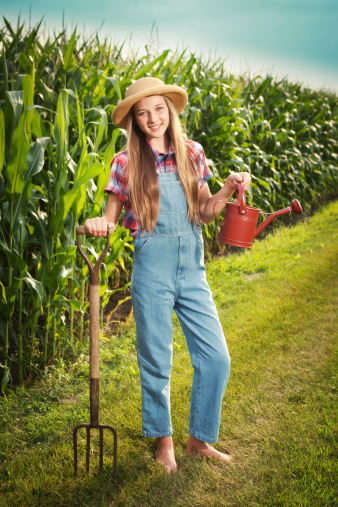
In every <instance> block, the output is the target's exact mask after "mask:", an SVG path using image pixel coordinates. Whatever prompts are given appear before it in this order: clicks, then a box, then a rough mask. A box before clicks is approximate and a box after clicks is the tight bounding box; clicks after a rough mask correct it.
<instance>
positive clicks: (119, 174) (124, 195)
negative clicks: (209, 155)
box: [105, 140, 212, 238]
mask: <svg viewBox="0 0 338 507" xmlns="http://www.w3.org/2000/svg"><path fill="white" fill-rule="evenodd" d="M186 143H187V144H188V145H189V152H190V154H191V155H192V157H193V159H194V161H195V167H196V173H197V177H198V183H199V189H201V188H202V186H203V185H204V183H205V182H206V181H208V179H209V178H210V177H211V175H212V173H211V171H210V169H209V167H208V164H207V161H206V158H205V154H204V150H203V148H202V146H201V145H200V144H199V143H196V142H195V141H190V140H186ZM150 146H151V148H152V151H153V153H154V158H155V166H156V171H157V173H158V174H161V173H175V172H177V166H176V158H175V153H174V152H173V151H172V149H171V148H169V153H160V152H159V151H157V150H156V149H155V148H154V147H153V146H152V145H150ZM105 190H106V192H114V194H116V195H117V197H118V198H119V199H121V201H123V206H124V215H123V226H124V227H125V228H126V229H129V230H130V233H131V235H132V237H133V238H135V236H136V234H137V231H138V229H139V227H140V222H139V220H138V219H137V217H136V216H135V215H134V212H133V206H132V203H131V201H130V192H129V188H128V154H127V150H123V151H121V152H120V153H118V154H117V155H116V156H115V157H114V158H113V161H112V163H111V167H110V176H109V180H108V183H107V186H106V188H105Z"/></svg>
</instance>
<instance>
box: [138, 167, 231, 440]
mask: <svg viewBox="0 0 338 507" xmlns="http://www.w3.org/2000/svg"><path fill="white" fill-rule="evenodd" d="M158 177H159V185H160V212H159V215H158V219H157V222H156V226H155V228H154V232H153V233H150V232H147V231H146V232H145V233H144V235H143V236H142V232H141V231H139V232H138V234H137V236H136V238H135V243H134V248H135V249H134V268H133V276H132V282H131V293H132V303H133V309H134V316H135V321H136V333H137V354H138V364H139V368H140V377H141V389H142V432H143V435H144V436H147V437H166V436H169V435H172V432H173V429H172V424H171V418H170V373H171V368H172V356H173V340H172V338H173V336H172V312H173V309H174V310H175V312H176V314H177V316H178V319H179V321H180V324H181V326H182V330H183V332H184V335H185V338H186V340H187V344H188V348H189V353H190V357H191V362H192V366H193V368H194V377H193V384H192V391H191V406H190V422H189V433H190V435H192V436H193V437H195V438H198V439H199V440H203V441H205V442H209V443H215V442H216V441H217V438H218V430H219V424H220V412H221V402H222V397H223V394H224V391H225V388H226V385H227V382H228V378H229V372H230V357H229V353H228V349H227V345H226V342H225V338H224V335H223V331H222V328H221V325H220V322H219V318H218V315H217V311H216V308H215V304H214V302H213V299H212V295H211V291H210V288H209V286H208V283H207V280H206V274H205V267H204V255H203V238H202V233H201V229H200V227H198V226H197V225H192V224H191V223H190V222H189V219H188V216H187V213H188V206H187V201H186V198H185V195H184V191H183V189H182V187H181V184H180V182H179V179H178V176H177V173H165V174H159V176H158Z"/></svg>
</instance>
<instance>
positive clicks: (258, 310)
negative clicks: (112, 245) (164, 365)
mask: <svg viewBox="0 0 338 507" xmlns="http://www.w3.org/2000/svg"><path fill="white" fill-rule="evenodd" d="M337 226H338V203H337V202H333V203H329V204H327V205H325V206H323V208H322V209H321V210H320V211H319V212H318V213H317V214H316V215H314V216H312V217H311V218H309V219H308V220H307V221H304V222H302V223H299V224H298V225H296V226H294V227H291V228H289V229H287V228H282V229H279V230H277V231H276V232H275V233H273V234H271V235H269V236H268V237H267V238H266V239H264V240H263V241H257V240H256V241H255V242H254V245H253V248H252V250H251V251H243V253H240V254H234V255H232V256H228V257H222V258H220V259H211V260H209V261H208V262H207V272H208V279H209V283H210V286H211V288H212V291H213V294H214V299H215V302H216V305H217V307H218V309H219V315H220V318H221V321H222V325H223V328H224V333H225V336H226V339H227V343H228V347H229V351H230V355H231V359H232V370H231V376H230V381H229V385H228V389H227V392H226V395H225V397H224V402H223V413H222V424H221V429H220V435H219V437H220V438H219V442H218V444H217V446H218V448H219V449H220V450H222V451H228V452H231V454H232V455H233V456H234V457H235V459H236V461H237V464H236V465H235V466H233V467H229V466H223V465H221V464H219V463H217V462H214V461H202V460H200V459H197V458H191V457H189V458H188V457H186V456H185V444H186V441H187V438H188V418H189V397H190V387H191V380H192V368H191V365H190V359H189V354H188V351H187V347H186V344H185V340H184V337H183V334H182V332H181V330H180V328H179V325H178V322H177V319H176V318H174V368H173V374H172V419H173V424H174V429H175V433H174V440H175V445H176V454H177V461H178V466H179V473H178V474H176V475H175V476H171V477H168V476H166V474H164V473H163V472H162V470H161V468H159V467H158V466H156V464H155V462H154V459H153V450H154V441H153V440H148V439H144V438H143V437H142V436H141V434H140V424H141V420H140V404H141V401H140V388H139V379H138V371H137V360H136V349H135V328H134V323H133V321H132V320H131V321H130V322H129V323H128V325H127V326H123V327H121V328H120V329H119V330H118V332H116V331H115V334H114V335H110V334H109V333H108V332H106V333H105V337H104V339H102V352H101V403H100V408H101V417H100V419H101V422H102V423H106V424H111V425H114V426H116V428H117V430H118V436H119V449H118V489H115V488H114V486H113V484H112V466H113V461H112V439H111V437H110V435H109V434H107V438H106V440H105V444H104V457H105V460H104V476H103V478H102V479H100V478H99V477H98V476H97V470H98V442H97V439H95V438H94V439H93V443H92V445H91V472H92V473H91V474H90V475H89V477H87V476H86V474H85V472H84V461H85V460H84V452H85V437H84V435H82V436H80V438H79V440H80V441H79V454H80V470H79V476H78V478H77V479H75V478H74V477H73V476H72V464H73V457H72V429H73V427H74V426H75V425H76V424H78V423H80V422H89V410H88V392H89V390H88V366H87V351H85V352H84V353H83V354H82V355H80V356H79V357H78V358H77V360H74V362H73V364H72V365H71V366H69V365H68V366H67V365H65V364H63V363H61V364H58V365H56V366H55V367H53V368H50V369H49V371H48V372H47V373H46V375H45V377H44V378H43V379H41V381H39V382H37V383H36V384H35V385H33V386H31V387H30V388H29V389H23V388H20V389H18V390H17V392H16V393H12V394H10V395H9V396H8V397H7V401H6V400H5V399H2V400H1V401H0V403H1V407H0V453H1V454H0V504H1V505H8V506H26V505H29V506H35V505H48V506H54V505H65V506H66V505H72V506H73V505H74V506H87V505H88V506H109V505H121V506H122V505H123V506H125V505H126V506H127V505H128V506H129V505H130V506H134V505H135V506H148V505H149V506H155V505H156V506H162V505H175V506H197V505H200V506H218V505H221V506H222V505H224V506H228V505H229V506H230V505H231V506H232V505H236V506H245V507H246V506H291V505H298V506H311V507H312V506H331V505H332V506H333V505H337V502H338V497H337V486H336V483H337V476H338V474H337V464H336V463H337V444H336V440H335V437H336V433H335V432H336V429H337V401H336V396H337V395H336V388H337V383H336V374H337V363H338V361H337V319H336V314H337V299H338V298H337V278H338V277H337V259H338V255H337V254H338V233H337V231H338V227H337Z"/></svg>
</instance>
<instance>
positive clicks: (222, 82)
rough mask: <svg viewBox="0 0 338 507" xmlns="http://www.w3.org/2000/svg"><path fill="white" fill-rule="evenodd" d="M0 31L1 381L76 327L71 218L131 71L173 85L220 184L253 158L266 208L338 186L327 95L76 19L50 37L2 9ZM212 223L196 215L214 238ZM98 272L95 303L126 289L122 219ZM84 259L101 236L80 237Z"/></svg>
mask: <svg viewBox="0 0 338 507" xmlns="http://www.w3.org/2000/svg"><path fill="white" fill-rule="evenodd" d="M0 33H1V44H0V60H1V63H0V219H1V225H0V287H1V304H0V319H1V320H0V334H1V337H0V363H1V366H2V371H3V375H2V386H3V389H4V388H5V386H6V384H7V382H8V381H9V379H10V375H12V377H13V378H15V379H16V380H19V381H23V379H24V378H26V377H27V376H29V375H32V374H36V373H38V372H39V371H40V369H41V368H42V367H44V366H45V365H46V364H47V362H48V361H49V360H50V359H52V358H53V357H54V358H55V357H56V356H57V355H59V356H62V355H64V354H66V353H69V352H70V351H73V352H74V353H76V343H77V341H78V340H83V337H84V326H85V319H84V315H85V310H86V306H87V302H86V295H87V291H88V287H87V282H86V275H87V268H86V267H85V266H84V264H83V263H82V261H81V260H80V259H79V257H78V256H77V252H76V250H77V249H76V244H75V241H76V226H77V225H78V224H80V223H83V222H84V220H85V218H86V217H88V216H89V217H93V216H96V215H97V214H99V213H101V209H102V207H104V205H105V196H104V187H105V185H106V182H107V180H108V176H109V168H110V163H111V160H112V158H113V156H114V154H115V152H116V151H118V150H120V149H122V148H123V147H124V145H125V140H126V137H125V131H123V130H120V129H118V128H116V127H115V126H114V125H113V124H112V122H111V113H112V111H113V109H114V107H115V106H116V104H117V103H118V101H119V100H121V99H122V98H123V96H124V92H125V90H126V88H127V87H128V86H129V85H130V84H131V83H132V81H133V80H134V79H137V78H140V77H144V76H156V77H159V78H160V79H162V80H163V81H165V82H166V83H167V84H177V85H179V86H183V87H184V88H185V89H186V90H187V92H188V95H189V104H188V106H187V108H186V109H185V111H184V113H183V114H182V116H181V117H182V122H183V124H184V126H185V127H186V131H187V133H188V135H189V137H190V138H192V139H195V140H197V141H199V142H200V143H201V144H202V145H203V147H204V149H205V152H206V155H207V157H208V159H209V165H210V168H211V169H212V170H213V178H212V179H211V180H210V185H211V190H212V191H213V192H215V191H217V190H218V189H219V188H220V186H221V185H222V183H223V181H224V179H225V178H226V176H227V175H228V174H229V171H243V170H244V171H249V172H250V173H251V176H252V180H253V184H252V188H251V191H250V195H249V202H250V204H252V205H255V206H257V207H259V208H262V209H264V211H267V212H268V211H273V210H276V209H278V208H280V207H285V206H288V205H289V203H290V200H291V198H292V197H297V198H298V199H299V200H300V201H301V203H302V205H303V208H305V209H306V210H307V209H309V208H310V207H311V206H313V205H314V204H316V203H318V202H319V201H320V200H322V199H325V198H328V197H330V196H333V195H336V193H337V118H338V107H337V96H336V95H335V94H330V93H326V92H324V91H313V90H310V89H304V88H302V87H301V85H299V84H294V83H290V82H288V81H287V80H286V79H283V80H281V81H275V80H274V79H273V78H272V77H271V76H266V77H264V76H251V77H250V76H240V77H235V76H234V75H232V74H229V73H228V72H227V69H226V66H225V63H224V62H223V61H217V62H212V61H207V62H205V61H202V59H201V58H200V57H198V56H196V55H195V54H192V53H191V52H189V51H188V50H185V51H183V52H182V53H180V54H179V53H174V52H172V51H170V50H166V51H162V52H156V51H153V50H152V49H151V47H150V46H149V45H146V46H145V47H144V48H143V49H141V50H140V51H139V52H138V53H137V54H130V53H127V52H126V51H125V50H124V44H120V45H118V44H115V45H114V44H112V43H111V42H110V41H109V40H105V41H103V42H102V41H100V40H99V37H98V35H97V34H96V35H94V36H92V37H89V38H87V39H85V38H84V37H83V36H81V35H80V34H77V33H76V31H74V32H73V33H72V34H71V36H70V37H68V36H67V34H66V33H65V32H61V33H59V34H54V35H53V36H49V35H48V36H47V35H46V34H44V33H41V31H40V26H39V25H38V26H36V27H34V28H33V29H29V30H27V29H26V27H25V26H24V24H20V23H19V22H18V25H17V26H11V25H10V23H9V22H8V21H7V20H6V19H5V18H4V24H3V27H2V29H1V32H0ZM218 228H219V226H218V224H217V223H212V224H210V225H208V226H206V227H205V228H204V233H205V240H206V245H207V246H208V247H209V248H214V247H215V242H216V238H217V233H218ZM111 242H112V248H111V250H110V254H109V256H108V257H107V259H106V261H105V264H104V268H103V269H102V274H101V282H100V284H101V295H102V297H103V298H102V308H103V307H104V306H105V305H106V304H107V302H108V300H109V297H110V296H111V294H112V293H113V292H114V291H116V290H119V289H121V288H125V287H126V286H127V285H128V283H129V279H130V272H131V267H132V250H133V246H132V240H131V238H130V236H129V234H128V233H127V232H126V231H125V230H124V229H123V228H122V227H118V229H117V230H116V232H115V233H114V235H113V236H112V238H111ZM85 248H86V249H87V252H88V254H89V255H90V256H91V259H92V260H93V261H94V260H95V257H96V253H95V252H96V251H97V252H99V251H100V250H102V248H103V241H102V240H101V241H97V242H96V243H94V244H91V243H89V242H88V241H86V242H85Z"/></svg>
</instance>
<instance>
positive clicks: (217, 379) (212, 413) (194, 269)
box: [174, 235, 230, 443]
mask: <svg viewBox="0 0 338 507" xmlns="http://www.w3.org/2000/svg"><path fill="white" fill-rule="evenodd" d="M201 241H202V238H201V237H196V236H193V235H192V236H188V237H186V238H181V247H180V258H181V270H180V272H179V277H178V283H177V289H176V300H175V307H174V310H175V312H176V314H177V316H178V318H179V321H180V324H181V327H182V330H183V332H184V335H185V337H186V341H187V344H188V348H189V353H190V357H191V362H192V366H193V368H194V377H193V385H192V390H191V405H190V421H189V433H190V435H192V436H193V437H195V438H198V439H199V440H203V441H204V442H209V443H215V442H217V439H218V430H219V425H220V416H221V403H222V397H223V395H224V392H225V389H226V386H227V382H228V379H229V374H230V356H229V352H228V348H227V344H226V341H225V338H224V334H223V331H222V327H221V324H220V321H219V317H218V314H217V310H216V307H215V304H214V301H213V298H212V294H211V291H210V288H209V285H208V283H207V279H206V274H205V268H204V262H203V258H202V257H203V246H201V245H200V243H201ZM185 256H187V259H189V260H190V262H189V263H185ZM199 256H201V258H199ZM192 259H195V262H192V261H191V260H192Z"/></svg>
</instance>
